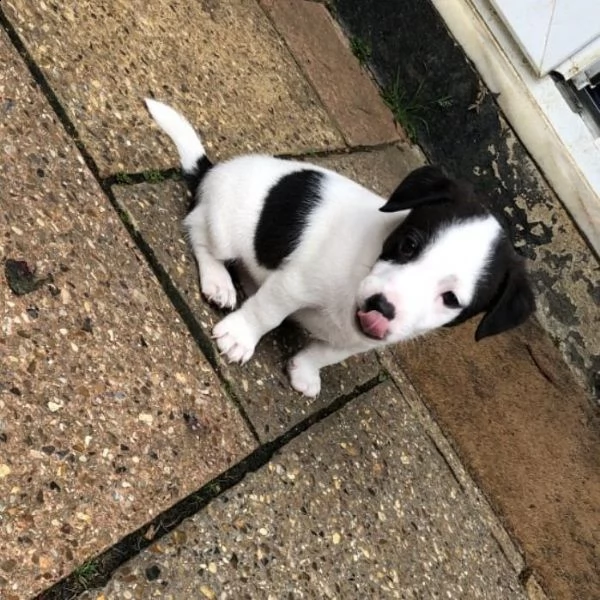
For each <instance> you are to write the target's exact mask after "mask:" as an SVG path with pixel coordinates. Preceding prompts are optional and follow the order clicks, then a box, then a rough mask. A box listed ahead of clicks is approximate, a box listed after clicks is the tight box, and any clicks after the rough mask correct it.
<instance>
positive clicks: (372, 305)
mask: <svg viewBox="0 0 600 600" xmlns="http://www.w3.org/2000/svg"><path fill="white" fill-rule="evenodd" d="M369 310H376V311H377V312H379V313H381V314H382V315H383V316H384V317H385V318H386V319H388V320H389V321H391V320H392V319H393V318H394V317H395V316H396V309H395V308H394V305H393V304H391V303H390V302H388V300H387V298H386V297H385V296H384V295H383V294H374V295H373V296H370V297H369V298H367V301H366V302H365V311H369Z"/></svg>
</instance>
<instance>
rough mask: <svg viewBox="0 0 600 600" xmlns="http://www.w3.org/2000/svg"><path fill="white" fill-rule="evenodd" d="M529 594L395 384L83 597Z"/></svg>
mask: <svg viewBox="0 0 600 600" xmlns="http://www.w3.org/2000/svg"><path fill="white" fill-rule="evenodd" d="M102 597H104V598H111V599H114V600H120V599H125V598H128V599H131V598H135V599H142V598H165V599H167V598H168V599H170V600H183V599H187V598H219V599H222V600H226V599H228V598H232V599H233V598H235V599H242V598H248V599H250V598H252V599H253V598H442V597H443V598H457V599H461V600H462V599H464V598H473V599H476V598H486V599H489V600H492V599H495V598H497V599H498V600H500V599H501V600H508V599H510V600H513V599H518V598H525V597H526V596H525V594H524V591H523V590H522V588H521V586H520V584H519V582H518V578H517V575H516V573H515V572H514V571H513V570H512V568H511V566H510V564H509V563H508V561H507V560H506V558H505V557H504V555H503V554H502V552H501V551H500V549H499V547H498V545H497V543H496V541H495V539H494V538H493V536H492V535H491V534H490V531H489V530H488V529H487V528H486V526H485V525H483V523H482V521H481V520H480V519H479V516H478V513H477V510H474V507H473V506H472V504H471V502H470V500H469V498H468V497H467V496H466V495H465V494H464V493H463V491H462V490H461V487H460V486H459V484H458V483H457V481H456V480H455V479H454V477H453V476H452V474H451V471H450V470H449V468H448V466H447V464H446V463H445V461H444V459H443V458H442V456H441V455H440V454H439V453H438V451H437V449H436V447H435V445H434V444H433V443H432V441H431V439H430V438H429V437H428V436H427V435H426V434H425V433H424V432H423V430H422V428H421V426H420V423H419V421H418V419H417V418H416V417H415V415H414V414H413V413H412V412H411V411H410V410H409V409H408V407H407V405H406V403H405V402H404V400H403V399H402V396H401V394H400V392H399V391H398V389H397V388H396V387H395V386H393V385H391V384H390V383H385V384H382V385H379V386H377V387H376V388H375V389H373V390H371V391H370V392H368V393H366V394H365V395H364V396H362V397H359V398H357V399H356V400H354V401H352V402H351V403H350V404H348V405H347V406H346V407H345V408H344V409H342V410H341V411H340V412H338V413H336V414H334V415H332V416H330V417H329V418H327V419H326V420H324V421H321V422H320V423H319V424H317V425H316V426H314V427H312V428H311V429H309V430H308V431H307V432H305V433H304V434H302V435H301V436H299V437H298V438H296V440H294V441H293V442H291V443H290V444H289V445H288V446H286V448H285V449H284V450H283V451H282V452H281V454H280V455H278V456H277V457H276V458H275V459H273V461H271V462H270V463H269V464H268V465H267V466H266V467H265V468H263V469H261V470H260V471H258V472H256V473H253V474H251V475H248V476H247V477H246V479H245V480H244V482H243V483H241V484H239V485H238V486H236V487H234V488H232V489H231V490H229V491H227V492H226V493H224V494H223V495H222V496H221V497H219V498H218V499H216V500H215V501H214V502H212V503H211V504H210V505H209V506H208V507H207V508H206V509H205V510H204V511H203V512H202V513H199V514H198V515H196V516H195V517H193V518H192V519H190V520H189V521H186V522H185V523H183V524H182V525H181V526H180V528H179V529H177V530H176V531H175V532H173V533H172V534H170V535H169V536H166V537H164V538H163V539H161V540H159V541H157V542H156V543H155V544H153V545H152V546H150V547H149V548H148V549H146V550H145V551H144V552H143V553H141V554H140V555H139V556H138V557H136V558H135V559H133V560H132V561H130V562H129V563H127V564H125V565H124V566H123V567H121V568H120V569H119V570H118V571H117V573H116V574H115V576H114V577H113V579H112V580H111V581H110V582H109V584H108V585H107V586H106V587H105V588H104V589H103V590H102V591H101V592H100V591H95V592H89V593H86V595H85V596H84V598H94V599H95V600H97V599H99V598H102Z"/></svg>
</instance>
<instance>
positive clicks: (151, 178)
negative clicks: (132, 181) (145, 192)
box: [144, 169, 165, 183]
mask: <svg viewBox="0 0 600 600" xmlns="http://www.w3.org/2000/svg"><path fill="white" fill-rule="evenodd" d="M144 179H145V180H146V181H147V182H148V183H160V182H161V181H164V180H165V176H164V175H163V174H162V173H161V172H160V171H159V170H157V169H149V170H148V171H144Z"/></svg>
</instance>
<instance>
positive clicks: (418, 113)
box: [381, 75, 427, 141]
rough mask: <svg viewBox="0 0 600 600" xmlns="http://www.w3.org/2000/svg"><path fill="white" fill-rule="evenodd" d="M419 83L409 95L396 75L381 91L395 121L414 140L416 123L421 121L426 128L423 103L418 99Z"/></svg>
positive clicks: (421, 85) (420, 86)
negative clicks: (390, 83) (392, 81)
mask: <svg viewBox="0 0 600 600" xmlns="http://www.w3.org/2000/svg"><path fill="white" fill-rule="evenodd" d="M422 87H423V84H422V83H421V84H420V85H419V87H418V88H417V90H416V92H415V93H414V94H412V95H409V94H408V93H407V92H406V90H405V89H404V88H403V87H402V85H401V84H400V77H399V76H398V75H396V80H395V81H394V83H393V84H392V85H390V86H388V87H386V88H384V90H383V91H382V93H381V97H382V98H383V101H384V102H385V103H386V104H387V106H388V108H389V109H390V110H391V111H392V114H393V115H394V118H395V119H396V122H397V123H398V124H399V125H401V126H402V127H403V128H404V131H406V135H408V137H409V138H410V139H411V140H412V141H414V140H415V139H416V137H417V124H418V123H421V124H422V125H423V126H424V127H425V128H427V121H426V120H425V116H424V115H425V108H426V107H425V105H424V104H422V103H421V102H420V100H419V94H420V93H421V88H422Z"/></svg>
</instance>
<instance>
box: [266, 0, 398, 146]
mask: <svg viewBox="0 0 600 600" xmlns="http://www.w3.org/2000/svg"><path fill="white" fill-rule="evenodd" d="M259 1H260V4H261V5H262V6H263V7H264V8H265V10H266V11H267V13H268V14H269V15H270V17H271V18H272V19H273V23H274V24H275V27H276V28H277V30H278V31H279V33H281V35H282V36H283V38H284V39H285V41H286V44H287V45H288V47H289V48H290V50H291V51H292V53H293V55H294V58H295V59H296V60H297V61H298V64H300V66H301V67H302V69H303V70H304V72H305V73H306V75H307V77H308V79H309V81H310V82H311V83H312V85H313V86H314V88H315V90H316V92H317V94H318V95H319V97H320V98H321V100H322V102H323V104H324V105H325V107H326V108H327V110H328V112H329V114H330V115H331V116H332V117H333V119H334V120H335V122H336V123H337V124H338V126H339V127H340V130H341V131H342V134H343V135H344V138H345V140H346V142H347V143H348V144H349V145H350V146H370V145H375V144H381V143H386V142H392V141H394V140H397V139H398V138H399V137H400V134H401V135H402V136H403V135H404V134H403V133H402V132H400V130H399V129H397V128H396V125H395V124H394V116H393V115H392V113H391V111H390V110H389V108H388V107H387V106H386V105H385V103H384V102H383V100H382V98H381V95H380V93H379V90H378V88H377V86H376V85H375V83H374V82H373V80H372V79H371V77H370V76H369V75H368V74H367V71H366V70H365V69H363V68H362V67H361V66H360V63H359V61H358V59H357V58H356V57H355V56H353V54H352V51H351V49H350V45H349V43H348V39H347V38H346V36H345V35H344V34H343V33H342V31H341V30H340V28H339V26H338V25H337V23H336V22H335V21H334V19H333V18H332V17H331V15H330V13H329V11H328V10H327V8H326V7H325V6H324V5H323V4H319V3H317V2H307V1H306V0H259Z"/></svg>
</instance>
